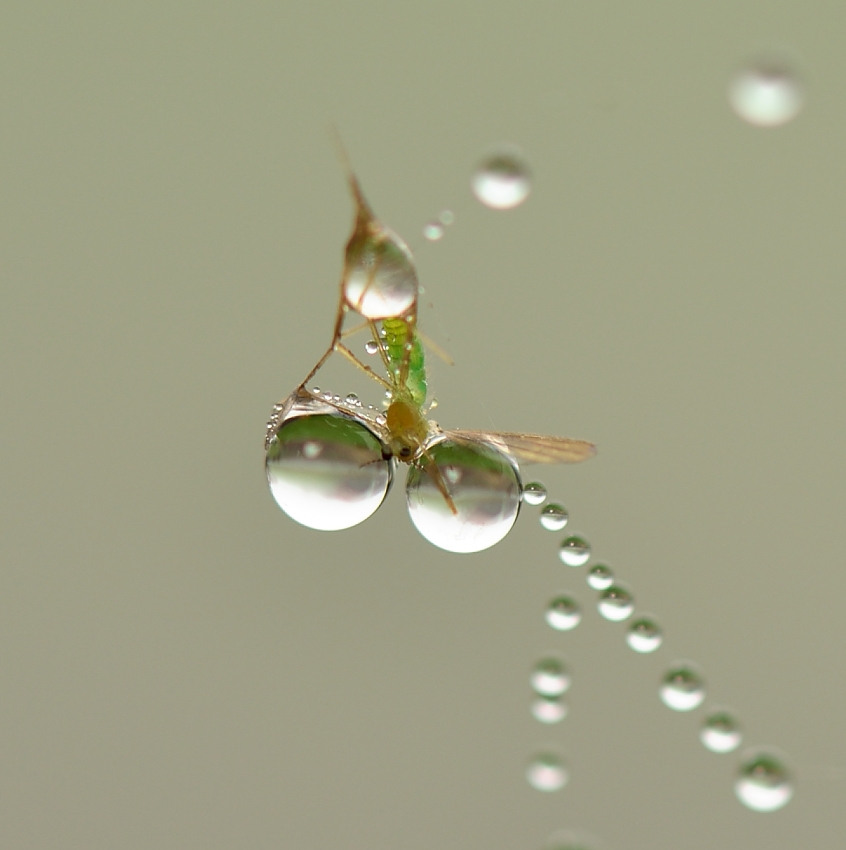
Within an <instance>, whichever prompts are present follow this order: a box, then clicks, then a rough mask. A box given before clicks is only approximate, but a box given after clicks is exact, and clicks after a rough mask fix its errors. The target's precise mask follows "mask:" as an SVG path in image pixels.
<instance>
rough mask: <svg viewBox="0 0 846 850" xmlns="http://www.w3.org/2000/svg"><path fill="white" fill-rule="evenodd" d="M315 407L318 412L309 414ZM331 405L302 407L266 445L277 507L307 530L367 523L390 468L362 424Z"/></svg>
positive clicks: (381, 495) (385, 486)
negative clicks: (329, 406) (309, 410)
mask: <svg viewBox="0 0 846 850" xmlns="http://www.w3.org/2000/svg"><path fill="white" fill-rule="evenodd" d="M309 408H311V409H313V410H314V409H316V410H321V411H323V412H320V413H306V411H307V410H308V409H309ZM327 410H332V409H331V408H328V406H327V405H323V404H320V403H319V402H313V403H312V404H311V405H309V404H298V405H296V406H295V407H294V408H293V410H292V412H291V413H289V415H288V417H287V418H285V419H284V420H283V421H282V422H281V424H279V425H278V427H276V429H275V433H274V434H273V435H272V436H271V437H270V439H269V441H268V445H267V455H266V458H265V468H266V471H267V481H268V483H269V485H270V490H271V493H272V494H273V498H274V499H275V500H276V503H277V504H278V505H279V507H280V508H282V510H283V511H285V513H286V514H288V516H289V517H291V519H294V520H296V521H297V522H299V523H301V524H302V525H305V526H308V527H309V528H316V529H318V530H320V531H338V530H340V529H343V528H350V527H352V526H354V525H358V524H359V523H360V522H364V520H366V519H367V518H368V517H369V516H371V514H373V512H374V511H375V510H376V509H377V508H378V507H379V505H381V504H382V502H383V501H384V499H385V496H386V494H387V492H388V488H389V487H390V484H391V465H390V463H389V462H388V461H385V460H384V459H383V458H382V444H381V443H380V442H379V440H378V438H377V437H376V435H375V434H373V433H372V432H371V431H370V430H369V429H368V428H367V427H365V425H364V424H362V423H361V422H359V421H358V420H356V419H352V418H350V417H347V416H343V415H342V414H340V413H338V412H337V411H332V412H326V411H327Z"/></svg>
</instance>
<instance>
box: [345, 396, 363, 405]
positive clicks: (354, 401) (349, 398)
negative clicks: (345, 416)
mask: <svg viewBox="0 0 846 850" xmlns="http://www.w3.org/2000/svg"><path fill="white" fill-rule="evenodd" d="M344 401H345V402H346V403H347V404H348V405H349V406H350V407H361V402H360V401H359V400H358V396H357V395H356V394H355V393H347V396H346V398H345V399H344Z"/></svg>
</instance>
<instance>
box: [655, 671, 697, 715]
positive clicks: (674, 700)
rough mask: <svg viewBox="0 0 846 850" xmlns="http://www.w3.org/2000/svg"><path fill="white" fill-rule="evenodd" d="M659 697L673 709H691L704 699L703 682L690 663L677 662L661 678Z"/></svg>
mask: <svg viewBox="0 0 846 850" xmlns="http://www.w3.org/2000/svg"><path fill="white" fill-rule="evenodd" d="M660 694H661V699H662V700H663V702H664V705H666V706H667V707H668V708H672V709H674V710H675V711H692V710H693V709H694V708H699V706H700V705H702V702H703V700H704V699H705V682H704V681H703V679H702V676H701V675H700V674H699V671H698V670H697V669H696V667H695V666H694V665H692V664H689V663H687V662H678V663H677V664H676V665H674V666H673V667H672V668H670V669H669V670H668V671H667V672H666V673H665V674H664V678H663V679H662V680H661V690H660Z"/></svg>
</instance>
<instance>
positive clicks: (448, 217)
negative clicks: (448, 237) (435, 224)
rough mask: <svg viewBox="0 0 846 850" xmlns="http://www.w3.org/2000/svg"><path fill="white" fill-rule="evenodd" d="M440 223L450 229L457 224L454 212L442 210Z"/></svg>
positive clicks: (439, 217) (439, 218)
mask: <svg viewBox="0 0 846 850" xmlns="http://www.w3.org/2000/svg"><path fill="white" fill-rule="evenodd" d="M438 221H440V223H441V224H442V225H443V226H444V227H449V226H450V225H451V224H454V223H455V213H454V212H453V211H452V210H441V212H440V215H439V216H438Z"/></svg>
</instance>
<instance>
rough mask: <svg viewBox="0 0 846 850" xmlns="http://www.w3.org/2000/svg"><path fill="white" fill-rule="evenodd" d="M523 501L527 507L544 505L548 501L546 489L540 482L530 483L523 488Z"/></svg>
mask: <svg viewBox="0 0 846 850" xmlns="http://www.w3.org/2000/svg"><path fill="white" fill-rule="evenodd" d="M523 501H524V502H525V503H526V504H527V505H542V504H543V503H544V502H545V501H546V487H544V486H543V484H541V483H540V481H530V482H529V483H528V484H527V485H526V486H525V487H524V488H523Z"/></svg>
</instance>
